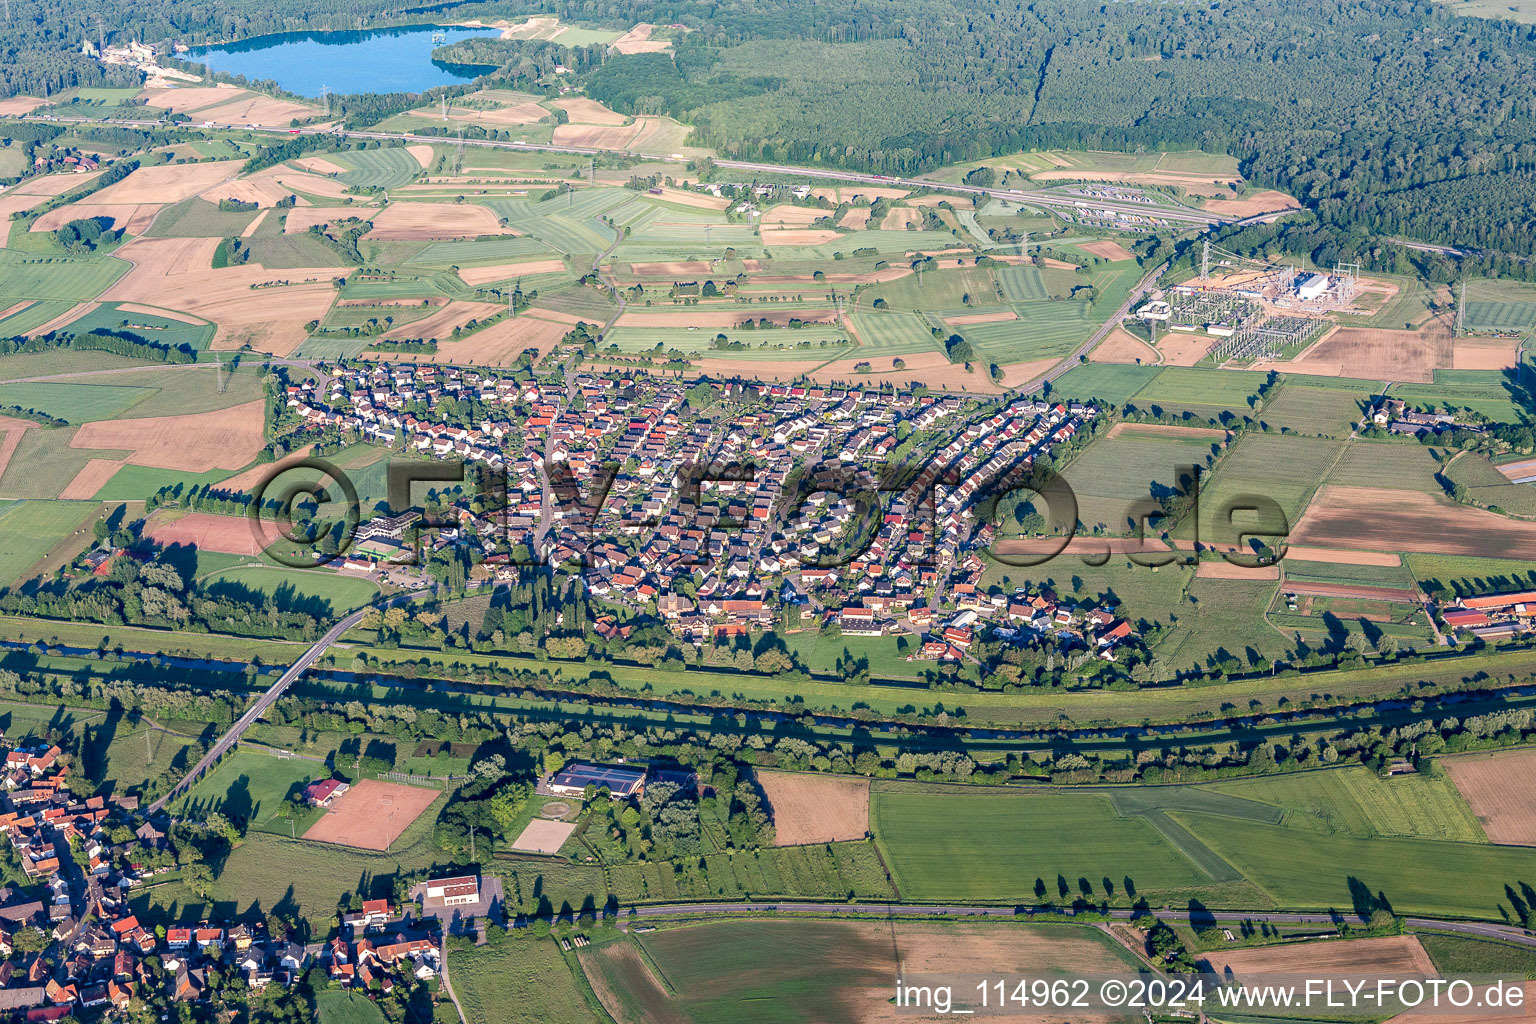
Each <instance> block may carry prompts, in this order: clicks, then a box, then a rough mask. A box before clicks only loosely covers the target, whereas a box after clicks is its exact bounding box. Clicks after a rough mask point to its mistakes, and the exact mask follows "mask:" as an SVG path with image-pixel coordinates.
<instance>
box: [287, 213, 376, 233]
mask: <svg viewBox="0 0 1536 1024" xmlns="http://www.w3.org/2000/svg"><path fill="white" fill-rule="evenodd" d="M280 212H281V213H282V217H283V234H285V235H301V234H303V233H304V232H306V231H308V230H309V229H310V228H311V227H314V226H316V225H318V226H319V227H321V228H322V229H323V228H324V227H325V226H326V225H327V224H331V223H337V222H340V221H345V220H352V219H355V220H364V221H367V220H372V219H373V218H374V216H375V215H376V214H377V213H378V212H379V211H378V209H377V208H376V207H372V206H363V207H356V206H301V207H297V208H295V209H292V210H283V211H280Z"/></svg>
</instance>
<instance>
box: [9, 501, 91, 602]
mask: <svg viewBox="0 0 1536 1024" xmlns="http://www.w3.org/2000/svg"><path fill="white" fill-rule="evenodd" d="M96 508H97V506H96V504H95V503H94V502H74V501H13V502H6V503H4V504H0V586H8V585H9V584H11V583H14V582H16V581H17V579H18V578H19V577H20V576H21V575H22V574H23V573H24V572H26V571H27V569H28V568H29V567H31V566H32V565H33V564H34V563H36V562H37V561H38V560H39V559H40V558H42V557H43V556H44V555H45V554H47V553H48V551H49V549H51V548H52V547H53V546H54V545H55V544H57V543H58V542H59V541H61V540H63V539H64V538H65V537H67V536H69V535H70V534H71V533H73V532H74V531H75V530H77V529H79V528H80V527H81V526H82V525H83V524H84V523H85V521H86V519H87V518H89V517H90V516H92V515H93V514H94V513H95V512H96Z"/></svg>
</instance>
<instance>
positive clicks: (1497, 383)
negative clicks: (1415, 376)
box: [1392, 370, 1527, 423]
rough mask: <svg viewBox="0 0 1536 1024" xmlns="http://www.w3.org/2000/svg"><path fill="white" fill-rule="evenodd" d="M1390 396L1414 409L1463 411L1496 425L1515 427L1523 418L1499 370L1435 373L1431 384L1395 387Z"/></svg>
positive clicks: (1521, 408)
mask: <svg viewBox="0 0 1536 1024" xmlns="http://www.w3.org/2000/svg"><path fill="white" fill-rule="evenodd" d="M1392 394H1393V395H1394V396H1395V397H1397V398H1401V399H1402V400H1403V401H1405V402H1407V403H1408V404H1409V405H1411V406H1415V407H1418V408H1435V409H1440V408H1444V407H1446V406H1450V407H1452V408H1457V409H1460V408H1466V409H1471V410H1473V411H1474V412H1478V413H1481V414H1482V415H1484V416H1487V417H1488V418H1489V419H1491V420H1494V421H1495V422H1498V423H1519V422H1522V421H1523V420H1524V419H1525V418H1526V415H1527V413H1526V410H1525V409H1524V407H1523V406H1522V405H1521V404H1520V403H1519V402H1518V401H1516V397H1515V390H1514V388H1513V387H1512V385H1511V382H1510V380H1509V378H1508V376H1506V375H1505V373H1504V371H1502V370H1436V371H1435V380H1434V383H1433V384H1397V385H1394V386H1393V388H1392Z"/></svg>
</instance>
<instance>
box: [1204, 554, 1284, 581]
mask: <svg viewBox="0 0 1536 1024" xmlns="http://www.w3.org/2000/svg"><path fill="white" fill-rule="evenodd" d="M1195 575H1196V576H1197V577H1199V578H1200V579H1202V580H1277V579H1279V578H1280V567H1279V566H1278V565H1260V566H1255V567H1251V568H1250V567H1249V566H1246V565H1233V564H1232V563H1231V562H1229V561H1227V560H1226V559H1225V558H1202V559H1201V560H1200V564H1199V565H1198V566H1196V567H1195Z"/></svg>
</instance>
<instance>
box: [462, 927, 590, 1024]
mask: <svg viewBox="0 0 1536 1024" xmlns="http://www.w3.org/2000/svg"><path fill="white" fill-rule="evenodd" d="M491 934H492V938H491V940H490V941H489V942H488V943H487V944H486V945H484V946H478V947H472V948H464V947H462V946H459V945H455V946H453V947H452V948H451V949H450V951H449V954H448V969H449V971H450V972H451V974H452V976H453V989H454V993H455V994H456V995H457V996H458V997H459V1004H460V1005H461V1006H462V1007H463V1008H464V1015H465V1016H466V1017H467V1018H468V1019H469V1024H511V1022H516V1024H546V1022H547V1024H597V1022H598V1021H599V1020H600V1019H602V1018H601V1017H600V1016H599V1015H598V1014H597V1013H596V1012H594V1011H593V1009H592V1008H591V1007H590V1006H589V1005H588V1003H587V999H586V996H585V995H584V994H583V992H582V990H581V986H580V984H579V983H578V981H577V979H576V977H575V975H574V974H573V973H572V970H573V967H572V964H571V963H570V962H568V961H567V960H566V958H565V957H564V956H562V955H561V953H560V947H559V945H558V944H557V943H556V941H555V940H554V939H553V938H548V937H545V938H540V937H538V936H535V935H533V934H532V933H530V932H526V931H520V932H502V931H500V930H499V929H498V930H494V931H493V932H492V933H491Z"/></svg>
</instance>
